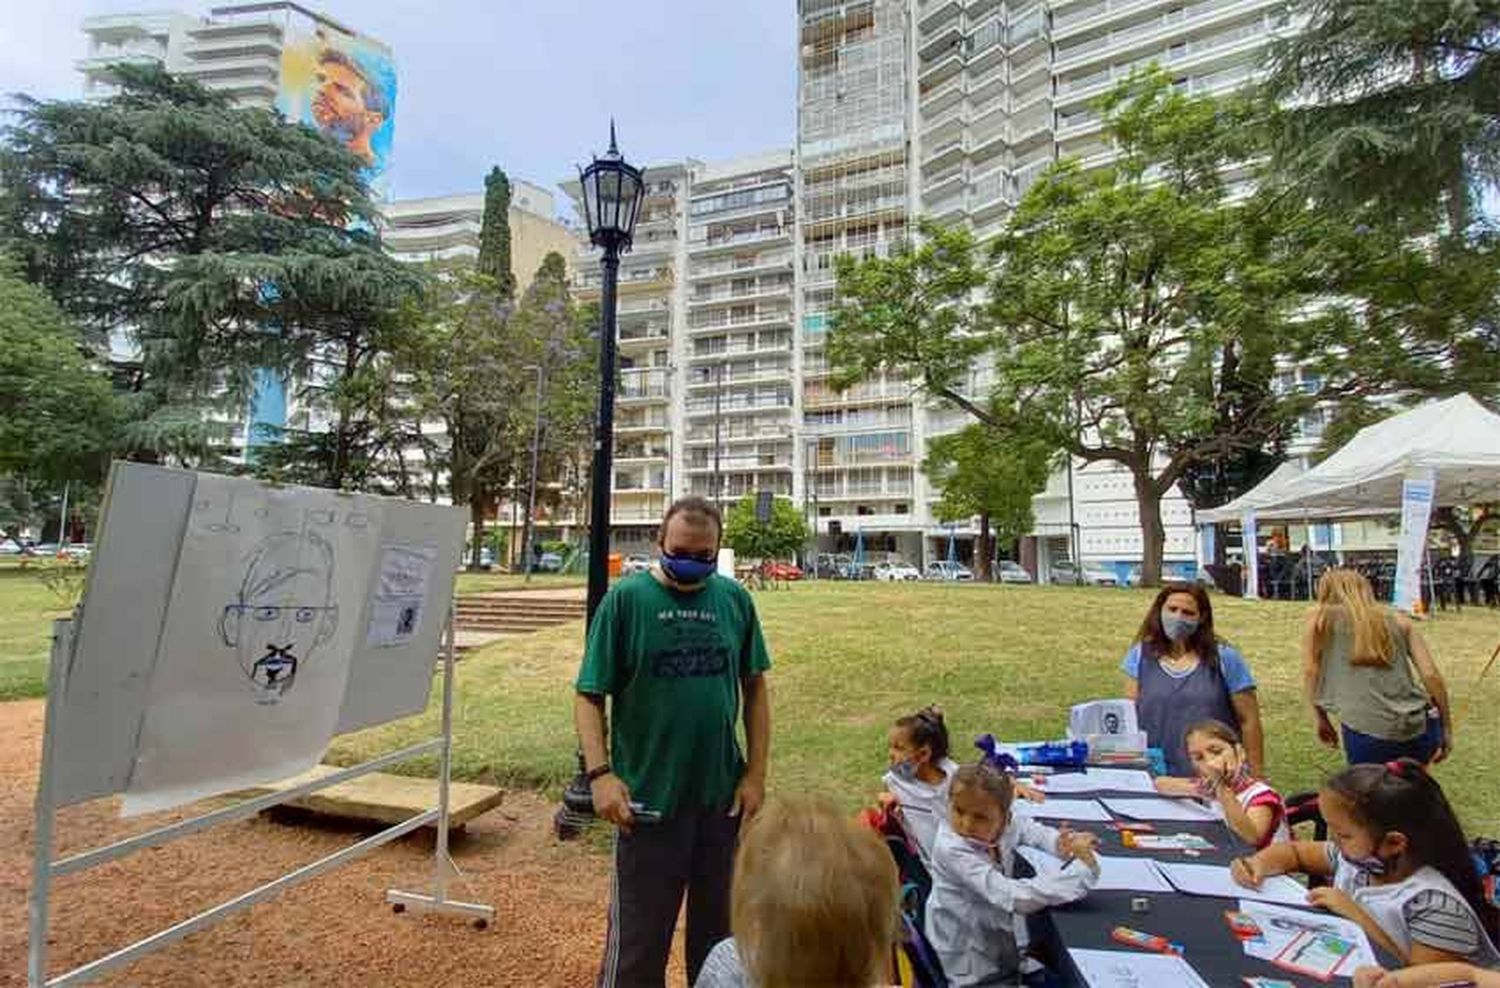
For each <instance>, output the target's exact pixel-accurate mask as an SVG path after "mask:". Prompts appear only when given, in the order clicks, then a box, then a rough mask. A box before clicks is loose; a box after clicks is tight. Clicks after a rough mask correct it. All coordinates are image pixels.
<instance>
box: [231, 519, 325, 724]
mask: <svg viewBox="0 0 1500 988" xmlns="http://www.w3.org/2000/svg"><path fill="white" fill-rule="evenodd" d="M337 627H338V606H337V604H336V602H335V600H334V599H333V552H332V549H331V547H330V546H329V544H328V543H327V542H326V541H324V540H323V539H322V538H321V537H320V536H317V535H315V534H307V535H302V534H298V533H295V532H285V533H282V534H280V535H275V536H272V537H271V538H270V539H267V540H266V542H265V543H263V544H262V546H261V548H260V550H259V551H258V552H257V553H256V554H255V556H254V557H252V561H251V563H250V566H249V569H248V570H247V571H246V573H245V579H244V582H243V583H242V584H241V587H240V593H239V595H238V597H237V599H236V600H235V601H234V602H233V603H230V604H229V605H227V606H226V607H225V608H224V614H223V617H222V618H221V621H220V630H221V632H222V636H223V640H224V644H226V645H227V646H229V647H230V648H233V649H234V650H235V656H236V658H237V660H238V661H239V665H240V669H241V670H243V671H244V673H245V676H246V678H247V679H249V680H250V683H251V687H252V689H253V692H254V695H255V701H256V702H257V703H261V704H274V703H277V702H279V701H280V700H281V698H282V697H283V696H285V695H286V693H287V692H288V691H289V690H291V688H292V687H293V685H294V684H295V683H296V679H297V673H298V671H299V669H300V668H301V667H302V666H304V665H305V664H306V663H307V661H308V660H309V659H310V658H311V656H312V653H313V650H314V649H315V648H316V647H317V646H318V645H320V644H322V643H323V642H325V641H327V640H328V639H329V638H330V637H332V635H333V633H334V631H335V629H337Z"/></svg>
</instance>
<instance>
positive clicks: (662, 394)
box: [615, 384, 672, 404]
mask: <svg viewBox="0 0 1500 988" xmlns="http://www.w3.org/2000/svg"><path fill="white" fill-rule="evenodd" d="M671 397H672V391H671V389H670V388H668V387H667V386H666V385H665V384H648V385H644V386H627V385H621V386H620V387H618V388H616V389H615V400H616V401H618V402H620V403H621V404H625V403H632V404H651V403H656V402H665V401H667V400H668V399H670V398H671Z"/></svg>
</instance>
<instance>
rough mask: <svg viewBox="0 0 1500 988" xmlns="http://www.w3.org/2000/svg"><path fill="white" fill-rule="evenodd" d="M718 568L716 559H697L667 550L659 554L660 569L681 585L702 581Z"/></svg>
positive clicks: (690, 584) (691, 584)
mask: <svg viewBox="0 0 1500 988" xmlns="http://www.w3.org/2000/svg"><path fill="white" fill-rule="evenodd" d="M718 568H719V564H718V561H717V560H714V559H697V558H695V557H693V556H674V555H672V554H671V553H669V552H663V553H662V554H661V569H662V572H663V573H665V574H667V576H668V577H670V578H671V580H672V582H674V583H681V584H682V585H683V586H693V585H694V584H698V583H702V582H703V581H704V580H706V579H708V578H709V577H710V576H712V575H713V574H714V573H715V572H716V571H717V570H718Z"/></svg>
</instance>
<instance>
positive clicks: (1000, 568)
mask: <svg viewBox="0 0 1500 988" xmlns="http://www.w3.org/2000/svg"><path fill="white" fill-rule="evenodd" d="M995 579H997V580H999V581H1000V582H1001V583H1031V582H1033V581H1032V579H1031V574H1030V573H1028V572H1027V571H1026V567H1024V566H1022V565H1021V564H1020V563H1018V562H1016V561H1015V560H1013V559H1002V560H1000V561H999V562H998V563H996V564H995Z"/></svg>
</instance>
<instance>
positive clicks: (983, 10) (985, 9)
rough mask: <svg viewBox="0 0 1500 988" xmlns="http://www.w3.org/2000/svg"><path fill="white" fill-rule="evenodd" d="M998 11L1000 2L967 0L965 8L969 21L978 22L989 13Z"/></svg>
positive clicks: (995, 0) (993, 0)
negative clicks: (967, 3)
mask: <svg viewBox="0 0 1500 988" xmlns="http://www.w3.org/2000/svg"><path fill="white" fill-rule="evenodd" d="M999 9H1000V0H969V5H968V7H967V8H965V12H966V13H967V14H968V15H969V20H970V21H978V20H979V19H980V18H982V17H984V15H985V14H988V13H989V12H990V11H992V10H999Z"/></svg>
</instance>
